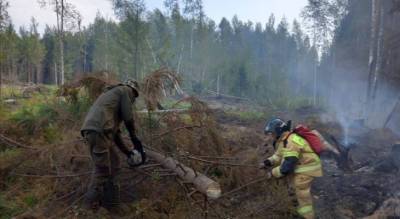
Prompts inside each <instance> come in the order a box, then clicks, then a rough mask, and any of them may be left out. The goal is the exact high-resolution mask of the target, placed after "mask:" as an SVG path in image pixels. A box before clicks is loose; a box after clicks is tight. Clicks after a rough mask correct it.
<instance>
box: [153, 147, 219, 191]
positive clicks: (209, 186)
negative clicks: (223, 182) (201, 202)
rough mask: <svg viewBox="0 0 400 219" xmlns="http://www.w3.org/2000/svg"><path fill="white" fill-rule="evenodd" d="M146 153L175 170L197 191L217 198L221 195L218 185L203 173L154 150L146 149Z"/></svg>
mask: <svg viewBox="0 0 400 219" xmlns="http://www.w3.org/2000/svg"><path fill="white" fill-rule="evenodd" d="M146 155H147V156H148V157H151V158H152V159H154V160H155V161H156V162H158V163H160V164H161V165H162V166H163V167H165V168H167V169H170V170H172V171H173V172H175V173H176V174H177V175H178V176H179V177H180V178H181V179H182V180H184V181H185V182H188V183H192V184H193V185H194V186H195V188H196V189H197V190H198V191H199V192H201V193H203V194H204V195H206V196H207V197H208V198H210V199H217V198H219V197H220V196H221V187H220V185H219V184H218V183H217V182H215V181H214V180H212V179H210V178H208V177H207V176H205V175H204V174H201V173H199V172H197V171H195V170H193V169H192V168H189V167H187V166H185V165H184V164H182V163H179V162H178V161H176V160H175V159H173V158H172V157H166V156H164V155H162V154H160V153H157V152H155V151H151V150H146Z"/></svg>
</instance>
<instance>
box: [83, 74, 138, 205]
mask: <svg viewBox="0 0 400 219" xmlns="http://www.w3.org/2000/svg"><path fill="white" fill-rule="evenodd" d="M138 96H139V93H138V84H137V82H136V81H133V80H127V81H126V82H125V83H123V84H119V85H116V86H113V87H110V88H109V89H108V90H107V91H105V92H104V93H103V94H101V95H100V96H99V97H98V98H97V100H96V101H95V102H94V104H93V105H92V107H91V108H90V110H89V112H88V114H87V115H86V118H85V121H84V123H83V125H82V128H81V133H82V136H83V137H84V138H85V140H86V142H87V145H88V146H89V150H90V155H91V158H92V161H93V164H94V171H93V174H92V177H91V181H90V186H89V190H88V192H87V193H86V195H85V204H86V205H87V207H90V208H97V207H98V206H99V205H103V206H104V207H114V206H117V205H118V204H119V185H118V182H117V179H116V177H117V173H118V171H119V168H120V161H119V157H118V153H117V150H116V147H115V145H116V146H117V147H118V148H119V149H120V151H121V152H123V153H124V154H125V155H126V156H127V157H128V163H129V165H131V166H138V165H141V164H143V163H144V162H145V160H146V154H145V152H144V150H143V146H142V143H141V141H140V140H139V138H138V137H137V136H136V133H135V124H134V119H133V110H132V105H133V103H134V102H135V99H136V98H137V97H138ZM122 122H123V123H124V124H125V127H126V129H127V131H128V133H129V136H130V139H131V141H132V144H133V145H134V149H129V148H128V147H126V145H125V144H124V141H123V140H122V137H121V130H120V126H121V123H122Z"/></svg>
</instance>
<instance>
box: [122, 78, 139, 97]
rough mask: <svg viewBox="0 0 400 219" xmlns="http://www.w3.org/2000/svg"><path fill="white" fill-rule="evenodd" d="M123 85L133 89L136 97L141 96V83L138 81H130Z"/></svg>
mask: <svg viewBox="0 0 400 219" xmlns="http://www.w3.org/2000/svg"><path fill="white" fill-rule="evenodd" d="M123 85H125V86H128V87H130V88H132V89H133V91H134V92H133V93H134V94H135V95H136V97H138V96H139V83H138V82H137V81H136V80H133V79H128V80H126V81H125V82H124V83H123Z"/></svg>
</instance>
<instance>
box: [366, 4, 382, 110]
mask: <svg viewBox="0 0 400 219" xmlns="http://www.w3.org/2000/svg"><path fill="white" fill-rule="evenodd" d="M371 8H372V10H371V37H370V44H369V60H368V67H369V75H368V88H367V106H366V107H367V108H368V107H369V106H368V105H369V103H370V101H371V96H372V84H373V82H372V81H373V75H374V69H375V65H376V47H377V37H376V35H377V33H376V32H377V29H378V13H379V11H378V0H372V2H371Z"/></svg>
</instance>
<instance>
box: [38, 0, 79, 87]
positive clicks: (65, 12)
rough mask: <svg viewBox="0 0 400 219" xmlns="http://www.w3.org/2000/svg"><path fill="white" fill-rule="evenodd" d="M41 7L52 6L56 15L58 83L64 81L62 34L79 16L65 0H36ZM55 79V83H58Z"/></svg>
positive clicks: (73, 7) (70, 27)
mask: <svg viewBox="0 0 400 219" xmlns="http://www.w3.org/2000/svg"><path fill="white" fill-rule="evenodd" d="M38 3H39V4H40V6H41V7H46V6H48V5H49V6H50V7H52V8H53V10H54V12H55V13H56V16H57V33H58V43H59V53H60V57H59V58H60V81H59V82H60V84H61V85H63V84H64V82H65V69H64V43H65V39H64V35H65V29H66V28H67V29H73V28H74V27H75V24H76V21H77V18H79V17H81V16H80V15H79V12H78V11H77V10H76V9H75V6H74V5H72V4H71V3H68V2H67V0H38ZM59 82H58V81H55V83H56V84H58V83H59Z"/></svg>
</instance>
